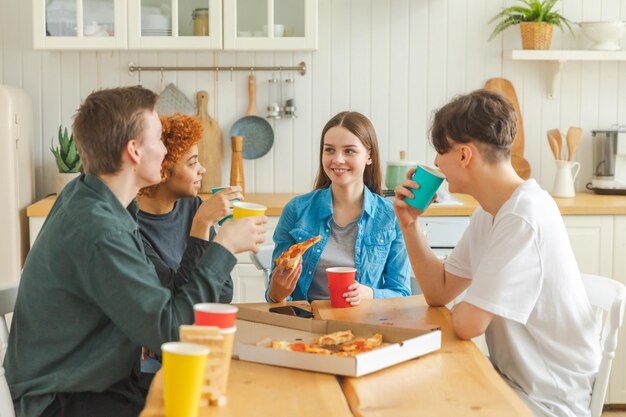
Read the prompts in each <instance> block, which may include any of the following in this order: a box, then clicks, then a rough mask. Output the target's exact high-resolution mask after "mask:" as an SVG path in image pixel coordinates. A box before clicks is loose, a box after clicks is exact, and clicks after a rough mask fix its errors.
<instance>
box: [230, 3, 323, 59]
mask: <svg viewBox="0 0 626 417" xmlns="http://www.w3.org/2000/svg"><path fill="white" fill-rule="evenodd" d="M224 49H225V50H257V51H258V50H314V49H317V0H224Z"/></svg>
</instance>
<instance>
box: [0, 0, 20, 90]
mask: <svg viewBox="0 0 626 417" xmlns="http://www.w3.org/2000/svg"><path fill="white" fill-rule="evenodd" d="M20 7H23V6H22V5H21V2H20V3H18V2H13V5H12V6H11V9H12V13H13V16H12V17H11V16H9V19H7V20H6V21H4V22H3V26H4V33H3V38H4V63H3V64H4V71H3V72H4V74H3V82H4V84H8V85H12V86H15V87H20V88H21V87H22V73H23V72H22V53H21V51H22V48H24V47H25V45H24V40H23V39H21V37H20V30H19V29H20V26H19V24H20V22H19V20H18V16H19V12H20Z"/></svg>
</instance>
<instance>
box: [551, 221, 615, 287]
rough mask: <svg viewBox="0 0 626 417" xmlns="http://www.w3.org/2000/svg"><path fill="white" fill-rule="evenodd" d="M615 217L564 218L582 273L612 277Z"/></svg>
mask: <svg viewBox="0 0 626 417" xmlns="http://www.w3.org/2000/svg"><path fill="white" fill-rule="evenodd" d="M614 217H618V216H563V221H564V222H565V227H566V228H567V234H568V235H569V239H570V243H571V245H572V249H573V250H574V255H575V256H576V261H577V262H578V268H579V269H580V271H581V272H583V273H586V274H595V275H602V276H605V277H611V276H612V272H613V271H612V269H613V268H612V263H613V218H614Z"/></svg>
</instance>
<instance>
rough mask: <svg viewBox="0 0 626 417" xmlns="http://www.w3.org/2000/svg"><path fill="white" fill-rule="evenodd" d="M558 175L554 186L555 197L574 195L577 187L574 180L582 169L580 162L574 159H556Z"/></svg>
mask: <svg viewBox="0 0 626 417" xmlns="http://www.w3.org/2000/svg"><path fill="white" fill-rule="evenodd" d="M555 162H556V176H555V177H554V187H552V195H553V196H554V197H574V196H575V195H576V189H575V188H574V181H575V180H576V176H577V175H578V171H580V164H579V163H578V162H574V161H555Z"/></svg>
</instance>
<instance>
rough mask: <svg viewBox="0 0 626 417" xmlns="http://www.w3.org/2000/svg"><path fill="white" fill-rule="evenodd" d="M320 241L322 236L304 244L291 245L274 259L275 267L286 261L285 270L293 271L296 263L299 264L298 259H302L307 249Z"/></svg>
mask: <svg viewBox="0 0 626 417" xmlns="http://www.w3.org/2000/svg"><path fill="white" fill-rule="evenodd" d="M320 240H322V236H315V237H312V238H311V239H309V240H306V241H304V242H300V243H295V244H293V245H291V247H290V248H289V249H287V250H286V251H285V252H283V254H282V255H280V256H279V257H278V258H276V260H275V261H274V263H275V264H276V266H279V265H280V264H282V263H283V261H285V259H286V260H287V267H286V269H294V268H295V267H296V266H298V262H300V259H301V258H302V255H303V254H304V252H306V251H307V249H309V248H310V247H311V246H313V245H315V244H316V243H317V242H319V241H320Z"/></svg>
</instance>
